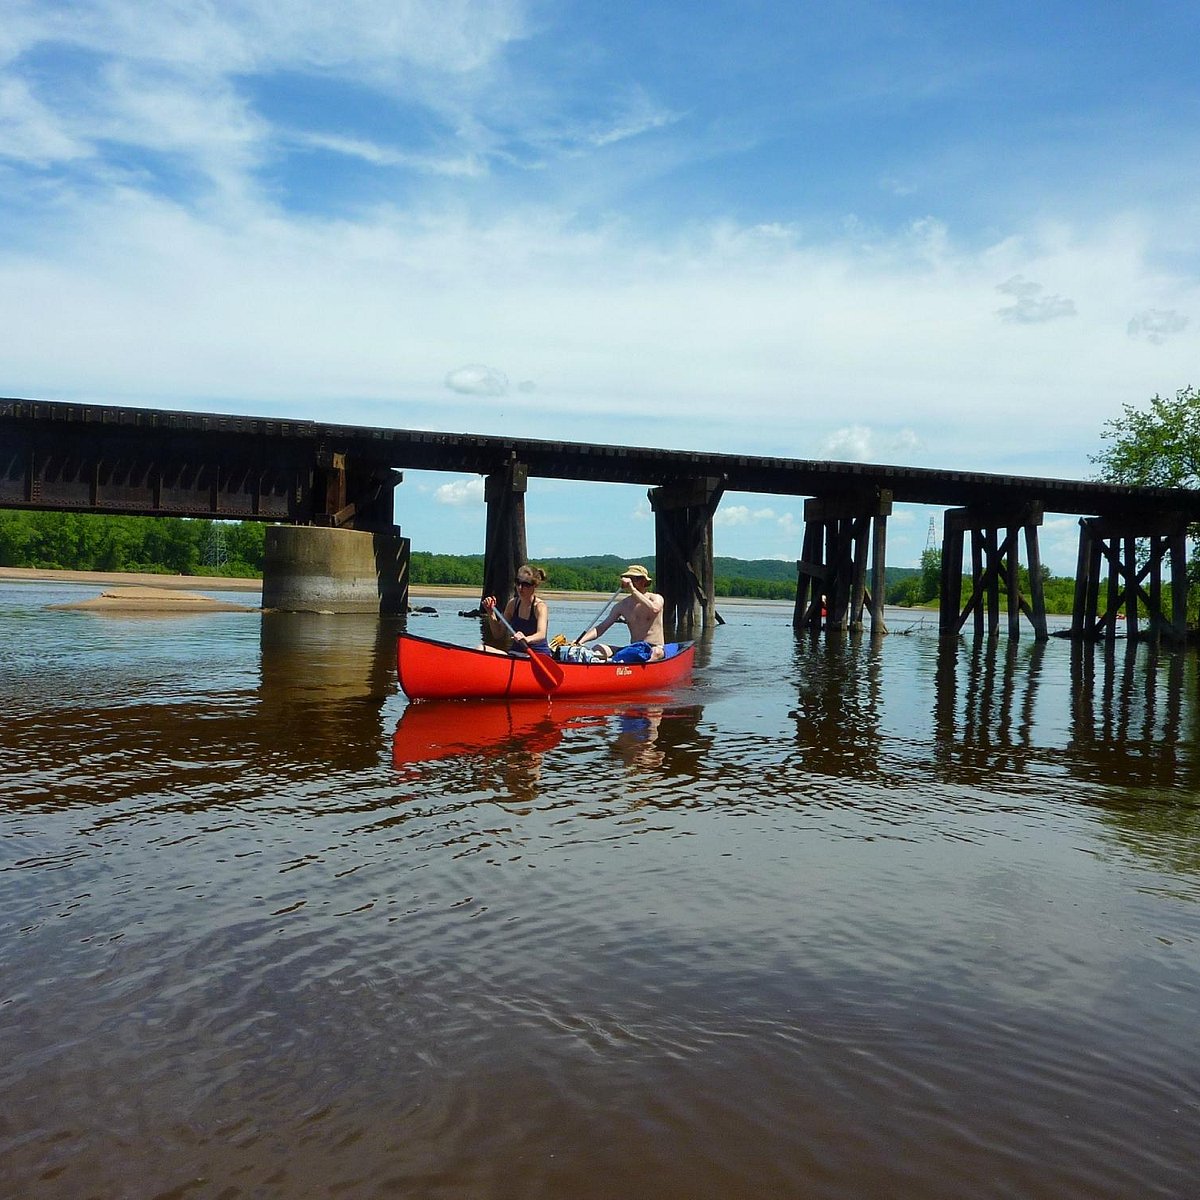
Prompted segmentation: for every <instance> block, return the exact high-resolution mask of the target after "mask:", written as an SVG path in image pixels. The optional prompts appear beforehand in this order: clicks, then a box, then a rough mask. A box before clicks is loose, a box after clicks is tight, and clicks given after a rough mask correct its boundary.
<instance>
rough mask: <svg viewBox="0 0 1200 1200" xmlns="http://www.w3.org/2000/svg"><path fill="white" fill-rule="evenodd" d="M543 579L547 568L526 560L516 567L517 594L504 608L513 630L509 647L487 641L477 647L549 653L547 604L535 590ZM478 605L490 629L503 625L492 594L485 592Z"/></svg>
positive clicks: (508, 651)
mask: <svg viewBox="0 0 1200 1200" xmlns="http://www.w3.org/2000/svg"><path fill="white" fill-rule="evenodd" d="M545 581H546V572H545V571H543V570H542V568H541V567H531V566H530V565H529V564H528V563H525V564H524V565H523V566H521V567H518V568H517V594H516V595H515V596H514V597H513V598H512V599H511V600H510V601H509V602H508V603H507V604H506V605H505V606H504V609H503V613H504V617H505V619H506V620H507V621H508V624H509V625H510V626H511V627H512V630H513V637H512V644H511V646H510V647H509V650H499V649H497V648H496V647H495V646H489V645H487V644H486V643H483V644H480V645H479V647H478V649H480V650H487V651H489V652H490V653H492V654H507V653H513V654H528V653H531V652H533V653H538V654H549V653H550V647H549V646H548V645H547V644H546V630H547V629H548V628H549V625H550V608H549V606H548V605H547V604H546V602H545V600H543V599H542V598H541V597H540V596H539V595H538V594H537V589H538V584H540V583H544V582H545ZM480 607H481V608H482V609H483V611H484V613H485V614H486V617H487V622H488V627H489V628H490V629H492V630H499V629H502V628H503V626H504V622H503V621H501V620H500V619H499V615H498V614H497V611H496V597H495V596H484V598H483V600H482V602H481V604H480Z"/></svg>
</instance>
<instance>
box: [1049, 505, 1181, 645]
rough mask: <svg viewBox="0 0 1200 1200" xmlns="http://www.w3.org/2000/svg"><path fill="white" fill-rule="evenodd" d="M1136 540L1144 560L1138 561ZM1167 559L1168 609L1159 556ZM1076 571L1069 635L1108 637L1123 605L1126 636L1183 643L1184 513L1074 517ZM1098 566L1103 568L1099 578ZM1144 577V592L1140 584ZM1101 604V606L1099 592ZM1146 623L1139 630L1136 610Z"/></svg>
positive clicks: (1087, 638) (1094, 638) (1092, 638)
mask: <svg viewBox="0 0 1200 1200" xmlns="http://www.w3.org/2000/svg"><path fill="white" fill-rule="evenodd" d="M1139 542H1141V543H1143V544H1144V545H1145V546H1146V547H1147V560H1146V562H1145V563H1143V564H1142V565H1141V566H1139V565H1138V561H1137V557H1138V546H1139ZM1164 559H1167V560H1169V562H1170V586H1171V615H1170V616H1169V617H1168V616H1167V615H1166V613H1165V612H1164V611H1163V609H1164V604H1163V599H1164V598H1163V578H1162V575H1163V569H1162V568H1163V561H1164ZM1078 561H1079V573H1078V575H1077V576H1076V580H1075V609H1074V612H1073V613H1072V618H1071V636H1072V637H1075V638H1079V639H1081V640H1084V641H1093V642H1094V641H1098V640H1099V639H1101V638H1104V639H1106V640H1110V641H1111V640H1112V639H1113V638H1115V637H1116V635H1117V630H1118V616H1119V614H1120V613H1121V610H1122V609H1124V616H1125V634H1126V637H1127V638H1128V639H1129V640H1130V641H1131V642H1133V641H1138V640H1142V639H1149V640H1150V641H1151V642H1154V643H1157V642H1158V641H1159V640H1160V639H1162V638H1164V637H1165V638H1166V639H1167V640H1169V641H1171V642H1174V643H1176V644H1182V643H1183V642H1184V641H1185V639H1186V636H1187V629H1186V614H1187V587H1188V582H1187V519H1186V516H1185V515H1184V514H1182V513H1162V512H1157V513H1127V514H1125V515H1123V516H1121V517H1084V518H1083V519H1082V520H1081V521H1080V522H1079V560H1078ZM1102 570H1105V571H1106V575H1105V576H1104V578H1103V586H1102ZM1147 580H1149V587H1150V590H1149V592H1147V591H1146V589H1145V588H1144V587H1143V584H1144V583H1145V582H1146V581H1147ZM1102 597H1103V601H1104V607H1103V610H1101V598H1102ZM1139 604H1140V605H1141V606H1142V608H1144V610H1145V615H1146V629H1145V633H1144V634H1143V633H1142V631H1141V612H1140V610H1139V608H1138V606H1139Z"/></svg>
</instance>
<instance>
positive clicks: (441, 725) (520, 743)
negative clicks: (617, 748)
mask: <svg viewBox="0 0 1200 1200" xmlns="http://www.w3.org/2000/svg"><path fill="white" fill-rule="evenodd" d="M674 705H675V701H674V699H673V697H672V696H671V695H670V694H669V693H663V694H661V695H660V694H658V693H655V692H641V693H639V694H638V695H637V696H635V697H628V698H626V699H622V698H621V697H620V696H607V697H606V696H597V697H595V698H594V699H593V698H588V697H577V698H575V699H565V700H558V699H556V700H555V701H554V703H553V704H547V703H546V697H545V696H541V697H540V698H539V699H536V700H457V701H456V700H446V701H439V700H431V701H429V702H428V703H420V704H407V705H405V707H404V710H403V711H402V712H401V714H400V719H399V720H398V721H397V722H396V728H395V731H394V732H393V734H392V763H393V765H394V766H396V767H398V768H403V767H408V766H414V765H416V764H420V763H426V762H434V761H437V760H439V759H448V758H461V757H479V758H503V757H506V756H512V755H520V754H544V753H545V752H546V751H549V750H553V749H555V748H556V747H557V746H558V745H559V743H560V742H561V741H562V739H563V736H564V734H569V733H579V732H580V731H585V730H590V731H597V730H600V731H612V732H613V734H614V736H615V740H616V742H617V743H624V742H628V741H630V740H633V741H637V742H639V743H645V742H646V741H647V740H648V739H649V740H653V739H652V738H651V737H650V734H651V732H652V731H653V730H654V729H655V728H656V727H657V724H658V723H659V722H660V721H661V720H662V719H663V713H664V711H665V710H669V711H671V712H672V714H673V715H678V714H679V713H681V712H685V711H690V710H688V709H680V708H677V707H674Z"/></svg>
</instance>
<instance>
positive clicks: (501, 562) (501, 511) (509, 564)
mask: <svg viewBox="0 0 1200 1200" xmlns="http://www.w3.org/2000/svg"><path fill="white" fill-rule="evenodd" d="M528 487H529V468H528V467H527V466H526V465H525V464H524V463H520V462H517V461H515V459H511V458H510V459H509V461H508V462H507V463H505V464H504V466H503V467H501V468H500V469H499V470H498V471H493V472H492V473H491V474H490V475H488V476H487V477H486V479H485V480H484V485H483V499H484V503H485V504H486V505H487V527H486V531H485V534H484V552H483V595H485V596H495V597H496V599H497V600H498V601H499V602H500V603H501V604H505V603H507V601H508V598H509V597H510V596H511V595H512V594H513V592H514V591H515V590H516V581H517V570H518V569H519V568H520V566H521V564H522V563H524V562H526V561H528V558H529V545H528V542H527V541H526V537H525V493H526V491H527V490H528Z"/></svg>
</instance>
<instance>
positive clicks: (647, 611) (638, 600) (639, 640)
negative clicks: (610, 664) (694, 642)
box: [575, 563, 666, 662]
mask: <svg viewBox="0 0 1200 1200" xmlns="http://www.w3.org/2000/svg"><path fill="white" fill-rule="evenodd" d="M621 590H622V591H623V592H628V593H629V594H628V595H627V596H626V597H625V599H624V600H622V601H620V603H618V604H617V605H615V606H614V607H613V608H612V609H610V610H609V614H608V616H606V617H605V618H604V620H602V621H600V622H599V623H598V624H596V625H593V626H592V628H591V629H589V630H588V631H587V632H586V633H583V634H581V635H580V636H579V637H578V638H577V639H576V641H575V644H576V645H583V644H584V643H585V642H593V641H595V640H596V639H597V638H599V637H600V636H601V634H603V633H604V631H605V630H606V629H608V628H609V627H610V626H612V625H615V624H616V623H617V622H618V621H624V622H625V624H626V625H627V626H628V628H629V642H630V647H629V648H632V647H634V646H638V647H642V646H644V647H645V651H644V657H645V660H646V661H650V662H653V661H654V660H655V659H659V658H662V657H663V653H664V651H663V644H664V642H665V641H666V638H665V637H664V636H663V607H664V605H665V604H666V601H664V600H663V598H662V597H661V596H660V595H659V594H658V593H657V592H652V591H651V590H650V572H649V571H647V570H646V568H645V567H644V566H642V564H641V563H631V564H630V565H629V566H628V567H626V568H625V570H624V571H622V572H621ZM596 649H597V650H598V651H600V652H601V653H602V654H603V655H604V657H605V658H611V657H612V655H613V653H614V651H613V650H612V648H611V647H609V646H597V647H596Z"/></svg>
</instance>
